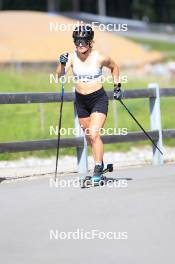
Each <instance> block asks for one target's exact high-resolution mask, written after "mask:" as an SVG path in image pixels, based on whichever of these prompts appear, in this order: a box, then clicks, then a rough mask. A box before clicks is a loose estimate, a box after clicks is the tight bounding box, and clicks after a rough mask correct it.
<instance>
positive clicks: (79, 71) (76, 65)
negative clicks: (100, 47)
mask: <svg viewBox="0 0 175 264" xmlns="http://www.w3.org/2000/svg"><path fill="white" fill-rule="evenodd" d="M98 57H99V53H98V52H97V51H95V50H94V51H92V53H91V61H90V62H89V63H88V64H87V63H85V62H83V61H81V60H80V59H79V58H78V55H77V52H76V51H74V53H73V63H72V64H73V65H72V71H73V75H74V78H75V80H79V81H81V82H91V81H94V80H96V79H98V78H100V77H101V75H102V68H101V67H99V65H97V61H98Z"/></svg>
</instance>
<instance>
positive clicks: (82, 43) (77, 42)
mask: <svg viewBox="0 0 175 264" xmlns="http://www.w3.org/2000/svg"><path fill="white" fill-rule="evenodd" d="M74 43H75V45H76V46H80V44H81V46H83V47H85V46H87V45H88V43H89V41H88V40H85V39H76V40H75V41H74Z"/></svg>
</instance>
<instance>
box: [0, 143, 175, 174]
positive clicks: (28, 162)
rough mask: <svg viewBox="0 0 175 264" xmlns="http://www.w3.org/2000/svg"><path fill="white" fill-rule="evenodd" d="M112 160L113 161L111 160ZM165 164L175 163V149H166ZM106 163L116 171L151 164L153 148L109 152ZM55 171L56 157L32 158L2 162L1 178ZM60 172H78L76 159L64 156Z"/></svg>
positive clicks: (91, 159) (90, 164)
mask: <svg viewBox="0 0 175 264" xmlns="http://www.w3.org/2000/svg"><path fill="white" fill-rule="evenodd" d="M111 158H112V159H111ZM164 158H165V163H175V148H168V147H165V149H164ZM88 161H89V169H90V170H92V169H93V166H94V161H93V158H92V156H89V159H88ZM104 161H105V163H113V164H114V169H123V168H127V167H132V166H134V167H135V166H141V165H146V164H151V162H152V150H151V147H149V146H148V147H144V148H140V149H139V148H131V150H130V151H128V152H116V153H114V152H107V153H105V155H104ZM54 170H55V157H51V158H47V159H41V158H36V157H30V158H25V159H20V160H16V161H0V178H20V177H26V176H30V175H33V174H40V173H49V172H54ZM58 172H59V173H60V174H63V173H64V174H65V173H69V172H77V160H76V157H70V156H64V157H60V159H59V166H58Z"/></svg>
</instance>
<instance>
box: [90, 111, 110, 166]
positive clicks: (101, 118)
mask: <svg viewBox="0 0 175 264" xmlns="http://www.w3.org/2000/svg"><path fill="white" fill-rule="evenodd" d="M105 120H106V115H105V114H103V113H99V112H93V113H92V114H91V116H90V123H89V131H88V132H89V138H90V141H91V145H92V153H93V156H94V160H95V163H100V164H102V161H103V142H102V140H101V137H100V129H101V128H102V127H103V125H104V123H105Z"/></svg>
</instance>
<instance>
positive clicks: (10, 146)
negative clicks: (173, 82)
mask: <svg viewBox="0 0 175 264" xmlns="http://www.w3.org/2000/svg"><path fill="white" fill-rule="evenodd" d="M107 94H108V97H109V100H113V91H109V92H107ZM161 96H166V97H167V96H175V88H161V89H159V86H158V85H157V84H156V83H152V84H149V85H148V89H134V90H126V91H125V92H124V99H136V98H148V99H149V105H150V130H149V131H147V132H148V133H149V135H150V136H151V137H152V139H153V140H154V142H155V143H156V144H157V145H158V147H159V148H160V149H162V150H163V139H164V138H175V129H166V130H162V126H161V110H160V97H161ZM60 101H61V94H60V93H46V92H45V93H0V104H30V103H53V102H60ZM64 102H74V93H65V95H64ZM74 109H75V107H74ZM131 110H132V109H131ZM74 124H75V127H76V129H77V128H78V130H79V131H80V129H81V128H80V127H79V123H78V118H77V114H76V109H75V120H74ZM143 140H147V137H146V136H145V134H144V133H143V132H141V131H135V132H128V133H127V135H104V136H102V141H103V143H104V144H114V143H121V142H136V141H143ZM56 146H57V139H43V140H32V141H21V142H6V143H0V153H3V152H9V153H10V152H22V151H34V150H45V149H54V148H56ZM60 147H61V148H69V147H76V148H77V161H78V170H79V172H87V170H88V162H87V160H88V159H87V158H88V152H87V142H86V139H85V137H84V136H82V133H79V135H78V136H76V137H72V138H61V140H60ZM163 162H164V160H163V156H162V155H161V154H160V153H159V151H158V150H157V149H156V148H155V147H154V146H153V164H155V165H158V164H163Z"/></svg>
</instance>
